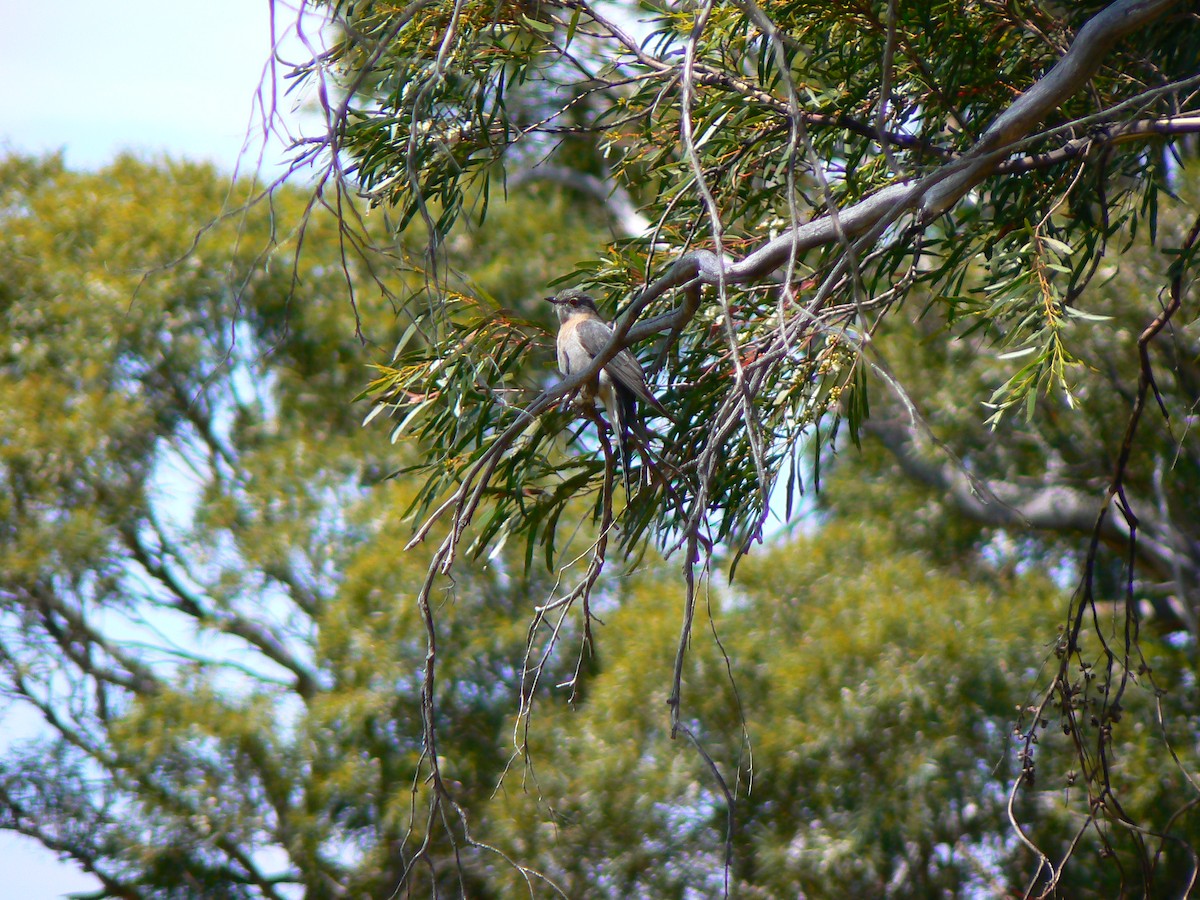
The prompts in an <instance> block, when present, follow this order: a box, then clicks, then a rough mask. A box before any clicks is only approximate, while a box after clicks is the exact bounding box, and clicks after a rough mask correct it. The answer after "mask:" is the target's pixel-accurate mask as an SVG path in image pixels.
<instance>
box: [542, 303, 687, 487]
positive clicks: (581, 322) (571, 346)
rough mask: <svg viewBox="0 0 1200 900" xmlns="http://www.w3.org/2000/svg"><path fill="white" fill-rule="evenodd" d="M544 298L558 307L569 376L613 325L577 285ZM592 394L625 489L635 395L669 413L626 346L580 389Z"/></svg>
mask: <svg viewBox="0 0 1200 900" xmlns="http://www.w3.org/2000/svg"><path fill="white" fill-rule="evenodd" d="M546 300H547V302H549V303H553V304H554V306H555V309H556V310H557V312H558V321H559V327H558V340H557V342H556V347H557V351H558V371H559V372H561V373H562V374H563V375H568V376H569V375H575V374H578V373H579V372H582V371H583V370H584V369H586V368H587V367H588V366H590V365H591V364H592V360H594V359H595V358H596V355H597V354H598V353H600V351H601V350H603V349H604V348H605V347H607V346H608V343H609V341H611V340H612V336H613V330H612V326H611V325H609V324H608V323H607V322H605V321H604V320H603V319H602V318H600V313H599V311H598V310H597V309H596V301H595V300H593V299H592V298H591V297H590V296H588V294H586V293H584V292H583V291H581V290H579V289H578V288H567V289H566V290H563V291H559V292H558V293H557V294H555V295H554V296H553V297H547V298H546ZM596 396H599V398H600V402H601V403H603V404H604V408H605V410H606V411H607V412H608V417H609V420H610V422H611V424H612V429H613V434H614V435H615V436H616V438H617V446H618V448H619V449H620V452H621V470H622V473H623V477H624V481H625V493H626V495H628V494H629V460H630V431H631V429H634V428H637V427H639V426H640V419H639V418H638V411H637V401H638V400H641V401H642V402H643V403H645V404H646V405H647V406H649V407H650V408H651V409H653V410H654V411H655V412H657V413H658V414H659V415H661V416H665V417H667V418H670V414H669V413H668V412H667V411H666V409H665V408H664V407H663V405H662V404H661V403H659V402H658V398H657V397H655V396H654V394H652V393H651V392H650V388H649V387H647V386H646V376H645V374H644V373H643V372H642V366H641V364H640V363H639V362H638V361H637V357H636V356H634V355H633V354H632V353H630V352H629V350H627V349H622V350H620V351H618V353H617V355H616V356H614V357H613V358H612V359H610V360H609V361H608V362H607V363H606V364H605V366H604V368H603V369H601V370H600V374H599V376H598V377H597V378H596V380H595V381H593V382H592V383H590V384H585V385H584V386H583V388H582V389H581V397H582V399H583V401H584V402H586V403H593V402H594V398H595V397H596Z"/></svg>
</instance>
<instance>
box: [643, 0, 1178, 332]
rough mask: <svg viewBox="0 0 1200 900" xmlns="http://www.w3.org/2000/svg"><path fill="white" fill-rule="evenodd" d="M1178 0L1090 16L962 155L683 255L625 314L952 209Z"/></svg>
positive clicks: (1125, 5)
mask: <svg viewBox="0 0 1200 900" xmlns="http://www.w3.org/2000/svg"><path fill="white" fill-rule="evenodd" d="M1178 2H1179V0H1118V2H1116V3H1113V4H1111V5H1110V6H1108V7H1107V8H1106V9H1104V10H1103V11H1102V12H1100V13H1098V14H1097V15H1096V16H1094V17H1093V18H1092V19H1091V20H1089V21H1088V22H1087V23H1086V24H1085V25H1084V26H1083V27H1082V28H1081V29H1080V30H1079V33H1078V34H1077V35H1076V36H1075V40H1074V41H1073V42H1072V44H1071V47H1070V49H1069V50H1068V51H1067V53H1066V54H1065V55H1064V56H1063V57H1062V59H1060V60H1059V61H1058V62H1057V63H1056V64H1055V65H1054V67H1053V68H1051V69H1050V71H1049V72H1047V73H1046V74H1045V75H1044V76H1042V78H1040V79H1039V80H1038V81H1036V82H1034V84H1033V85H1032V86H1031V87H1030V88H1029V90H1027V91H1026V92H1025V93H1024V94H1022V95H1021V96H1020V97H1019V98H1018V99H1017V100H1016V101H1015V102H1014V103H1013V104H1012V106H1010V107H1009V108H1008V109H1007V110H1005V111H1004V112H1003V113H1002V114H1001V115H1000V116H998V117H997V119H996V120H995V121H994V122H993V123H992V124H991V126H990V127H989V128H988V129H987V131H985V132H984V134H983V136H982V137H981V138H980V139H979V141H978V142H977V143H976V145H975V146H974V147H973V148H972V149H971V150H970V152H968V153H967V154H965V155H964V156H963V157H961V158H960V159H957V160H954V161H952V162H948V163H946V164H944V165H943V166H941V167H939V168H938V169H937V170H935V171H934V172H933V173H931V174H930V175H928V176H926V177H925V178H923V179H921V180H920V181H898V182H896V183H894V184H892V185H889V186H888V187H885V188H883V189H882V190H880V191H877V192H876V193H875V194H872V195H871V196H869V197H866V198H864V199H862V200H860V201H858V202H857V203H854V204H852V205H850V206H848V207H847V208H846V209H844V210H840V211H838V212H837V215H836V217H835V216H834V215H832V214H827V215H825V216H822V217H820V218H817V219H814V220H813V221H811V222H807V223H805V224H803V225H799V226H797V227H795V228H792V229H790V230H788V231H786V232H784V233H783V234H781V235H779V236H778V237H776V238H774V239H772V240H770V241H768V242H767V243H765V244H764V245H763V246H761V247H759V248H758V249H757V250H755V251H754V252H752V253H750V254H749V255H748V256H746V257H744V258H743V259H741V260H739V261H730V260H729V259H728V258H726V259H720V258H718V257H717V256H716V254H714V253H712V252H709V251H706V250H700V251H696V252H694V253H689V254H687V255H685V256H683V257H681V258H680V259H678V260H677V261H676V262H675V263H674V265H672V266H671V268H670V269H669V270H668V271H667V272H666V274H664V275H663V276H662V277H660V278H658V279H657V280H656V281H654V282H652V283H651V284H650V285H648V286H647V287H646V288H645V289H644V290H643V291H642V292H641V294H640V295H639V296H638V298H637V300H636V301H635V302H634V303H633V304H632V306H631V307H630V309H629V311H628V313H627V315H628V316H630V317H633V318H636V317H637V315H638V314H639V313H640V312H641V310H643V309H644V308H645V307H646V305H647V304H649V303H650V302H651V301H652V300H654V299H656V298H658V297H661V296H662V295H663V294H664V293H666V291H668V290H670V289H671V288H674V287H679V286H681V285H686V284H695V283H700V284H717V283H720V282H722V281H723V282H724V283H725V284H747V283H752V282H755V281H758V280H760V279H762V278H764V277H766V276H767V275H769V274H770V273H771V272H773V271H774V270H776V269H777V268H779V266H781V265H782V264H783V263H784V262H785V261H786V260H787V259H789V258H791V257H793V256H794V255H798V254H801V253H803V252H805V251H807V250H810V249H812V248H814V247H819V246H824V245H826V244H831V243H833V242H835V241H838V240H841V239H842V237H843V236H844V237H845V238H849V239H854V238H857V237H860V236H861V235H863V234H865V233H867V232H868V231H871V230H872V229H874V228H877V227H878V226H880V225H881V224H882V225H886V224H887V223H888V222H890V221H895V219H896V218H897V217H898V216H899V215H900V214H901V213H903V212H904V211H905V210H906V209H914V208H915V209H917V210H918V216H919V219H920V220H921V221H923V222H928V221H930V220H932V219H934V218H936V217H937V216H939V215H941V214H942V213H944V212H946V211H947V210H949V209H951V208H952V207H953V206H954V204H956V203H957V202H958V201H959V200H960V199H961V198H962V197H963V196H964V195H965V194H966V193H967V192H968V191H970V190H971V189H972V188H974V187H975V186H976V185H978V184H979V183H980V182H981V181H983V180H984V179H985V178H986V177H987V176H988V175H990V174H992V172H994V171H995V170H996V169H997V168H998V167H999V166H1000V164H1001V162H1002V161H1003V159H1004V157H1005V155H1006V153H1007V152H1008V149H1009V148H1010V147H1012V146H1013V145H1015V144H1017V143H1019V142H1020V141H1021V140H1022V139H1023V138H1026V137H1028V136H1029V135H1030V134H1031V133H1032V132H1033V130H1034V128H1035V127H1036V126H1037V125H1038V123H1040V122H1041V121H1042V120H1043V119H1044V118H1045V117H1046V116H1047V115H1048V114H1049V113H1050V112H1051V111H1052V110H1053V109H1055V108H1056V107H1057V106H1059V105H1060V104H1061V103H1062V102H1063V101H1064V100H1066V99H1067V98H1069V97H1071V96H1072V95H1073V94H1074V93H1076V92H1077V91H1078V90H1079V89H1080V88H1082V87H1083V85H1084V84H1086V82H1087V81H1088V79H1089V78H1091V77H1092V75H1093V74H1094V73H1095V72H1096V70H1097V69H1098V68H1099V67H1100V65H1101V63H1102V62H1103V61H1104V58H1105V56H1106V55H1107V54H1108V51H1109V50H1111V49H1112V47H1113V45H1114V44H1115V43H1116V42H1117V41H1118V40H1120V38H1122V37H1123V36H1124V35H1126V34H1128V33H1130V32H1131V31H1135V30H1136V29H1138V28H1140V27H1142V26H1144V25H1146V24H1147V23H1149V22H1151V21H1153V20H1154V19H1156V18H1158V17H1159V16H1161V15H1162V14H1163V13H1165V12H1166V11H1167V10H1168V9H1170V8H1171V7H1172V6H1175V5H1176V4H1177V3H1178ZM685 315H686V314H685V313H684V312H683V311H682V310H676V311H675V312H673V313H668V314H665V315H662V316H658V317H656V318H655V319H652V320H648V321H647V322H642V323H639V324H638V325H637V326H635V327H633V328H631V329H630V332H629V337H630V339H631V340H639V339H642V338H645V337H648V336H649V335H651V334H654V333H657V332H659V331H664V330H667V329H669V328H677V327H679V325H680V324H682V323H681V320H682V319H683V317H684V316H685Z"/></svg>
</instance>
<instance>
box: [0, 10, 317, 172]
mask: <svg viewBox="0 0 1200 900" xmlns="http://www.w3.org/2000/svg"><path fill="white" fill-rule="evenodd" d="M288 2H291V0H288ZM270 9H271V5H270V2H269V0H206V2H204V3H200V4H192V3H176V2H163V0H114V2H109V3H97V2H95V0H46V2H41V3H29V2H21V0H0V10H3V21H4V27H3V28H2V29H0V83H2V84H3V85H4V90H3V93H4V98H3V100H0V150H5V151H8V152H13V151H16V152H21V153H44V152H54V151H59V150H61V151H62V152H63V153H64V154H65V158H66V161H67V164H68V165H69V166H71V167H72V168H86V169H92V168H96V167H99V166H101V165H103V164H104V163H106V162H108V161H109V160H111V159H112V158H113V157H114V156H115V155H116V154H117V153H120V152H122V151H133V152H136V153H138V154H140V155H143V156H147V157H154V156H156V155H161V154H169V155H171V156H173V157H186V158H189V159H197V160H209V161H212V162H216V163H218V164H220V165H222V166H224V167H226V168H229V169H232V167H233V165H234V164H235V162H236V161H237V159H238V157H239V154H240V152H241V148H242V145H243V143H245V141H246V138H247V129H248V127H249V126H250V125H251V122H252V121H253V120H254V119H256V118H258V117H257V116H256V115H255V113H254V108H255V102H254V101H255V93H256V91H257V89H258V86H259V84H260V82H261V81H262V79H263V75H264V67H265V66H266V64H267V62H268V60H269V59H270V57H271V27H270ZM276 15H277V20H278V21H277V26H278V28H279V30H280V31H281V32H282V31H284V30H286V29H287V27H288V26H289V25H292V24H294V21H295V18H296V13H295V10H294V9H289V8H287V7H285V6H283V5H282V3H280V5H279V8H278V11H277V14H276ZM286 46H290V47H291V48H293V49H292V50H291V51H290V55H291V56H292V57H293V58H296V57H298V55H299V52H302V50H303V48H302V47H301V46H300V45H299V44H298V43H297V42H295V41H294V40H293V41H291V42H290V44H288V45H285V47H286ZM281 52H282V53H284V54H285V55H287V54H288V53H289V50H288V49H284V50H282V51H281ZM292 105H293V101H292V99H291V98H283V100H282V101H281V103H280V106H281V107H284V106H286V107H288V108H289V109H286V110H284V111H285V112H288V111H290V107H291V106H292ZM259 132H260V133H259V135H256V136H253V137H252V149H253V151H254V156H255V159H251V160H250V163H251V164H253V163H254V162H256V157H257V150H258V148H259V147H260V146H261V143H262V142H261V126H260V128H259ZM282 152H283V148H282V144H281V143H279V142H273V143H272V145H271V147H270V148H269V154H268V155H269V157H270V159H271V161H272V162H277V161H279V160H280V159H281V158H282Z"/></svg>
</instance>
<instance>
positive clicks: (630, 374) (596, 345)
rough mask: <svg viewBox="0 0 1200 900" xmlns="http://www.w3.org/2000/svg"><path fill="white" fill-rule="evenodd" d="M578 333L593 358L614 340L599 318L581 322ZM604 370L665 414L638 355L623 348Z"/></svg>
mask: <svg viewBox="0 0 1200 900" xmlns="http://www.w3.org/2000/svg"><path fill="white" fill-rule="evenodd" d="M577 334H578V335H579V341H580V343H581V344H583V348H584V349H585V350H586V351H587V352H588V355H590V356H591V357H592V358H593V359H594V358H595V357H596V355H597V354H598V353H599V352H600V351H601V350H603V349H604V348H605V347H607V346H608V342H609V341H611V340H612V336H613V332H612V329H611V328H609V327H608V326H607V325H605V324H604V323H603V322H601V321H600V320H599V319H587V320H585V321H583V322H580V323H579V330H578V332H577ZM604 371H605V372H607V373H608V375H609V377H610V378H612V379H613V380H614V381H615V382H617V384H619V385H621V387H623V388H625V389H626V390H628V391H631V392H633V393H634V394H635V395H636V396H637V397H639V398H640V399H641V400H644V401H645V402H646V403H648V404H650V405H651V406H652V407H654V408H655V409H656V410H658V411H659V412H663V413H664V414H665V410H663V408H662V404H660V403H659V402H658V399H657V398H656V397H655V396H654V395H653V394H652V393H650V389H649V388H648V387H646V376H645V375H643V374H642V367H641V364H640V363H638V361H637V357H636V356H634V355H633V354H632V353H630V352H629V351H628V350H622V351H621V352H620V353H618V354H617V355H616V356H614V357H613V358H612V359H610V360H609V361H608V363H607V364H606V365H605V366H604Z"/></svg>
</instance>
